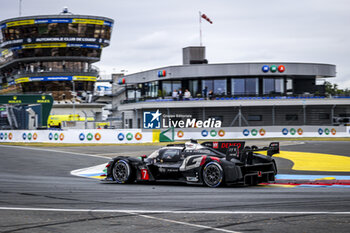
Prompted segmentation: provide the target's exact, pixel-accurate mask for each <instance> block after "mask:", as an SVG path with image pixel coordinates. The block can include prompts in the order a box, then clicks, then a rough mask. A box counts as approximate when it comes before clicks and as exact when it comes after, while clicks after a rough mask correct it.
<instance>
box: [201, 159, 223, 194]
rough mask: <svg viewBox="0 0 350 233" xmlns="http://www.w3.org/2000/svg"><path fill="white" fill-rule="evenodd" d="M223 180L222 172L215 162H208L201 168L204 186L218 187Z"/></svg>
mask: <svg viewBox="0 0 350 233" xmlns="http://www.w3.org/2000/svg"><path fill="white" fill-rule="evenodd" d="M223 179H224V171H223V169H222V167H221V165H220V164H218V163H217V162H209V163H207V164H206V165H205V166H204V168H203V181H204V183H205V185H206V186H208V187H211V188H215V187H218V186H219V185H220V184H221V183H222V181H223Z"/></svg>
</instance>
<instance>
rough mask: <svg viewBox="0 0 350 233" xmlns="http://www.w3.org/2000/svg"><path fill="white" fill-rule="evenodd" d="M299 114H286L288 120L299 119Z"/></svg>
mask: <svg viewBox="0 0 350 233" xmlns="http://www.w3.org/2000/svg"><path fill="white" fill-rule="evenodd" d="M297 120H298V115H296V114H287V115H286V121H297Z"/></svg>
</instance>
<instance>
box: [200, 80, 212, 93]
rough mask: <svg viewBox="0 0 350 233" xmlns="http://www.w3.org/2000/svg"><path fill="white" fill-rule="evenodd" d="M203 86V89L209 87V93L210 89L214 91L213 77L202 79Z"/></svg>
mask: <svg viewBox="0 0 350 233" xmlns="http://www.w3.org/2000/svg"><path fill="white" fill-rule="evenodd" d="M202 87H203V89H204V88H205V87H208V93H209V91H214V84H213V80H211V79H204V80H202Z"/></svg>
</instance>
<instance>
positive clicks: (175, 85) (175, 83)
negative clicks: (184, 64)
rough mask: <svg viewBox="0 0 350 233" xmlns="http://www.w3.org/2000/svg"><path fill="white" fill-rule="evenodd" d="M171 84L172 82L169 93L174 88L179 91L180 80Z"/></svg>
mask: <svg viewBox="0 0 350 233" xmlns="http://www.w3.org/2000/svg"><path fill="white" fill-rule="evenodd" d="M172 84H173V86H172V89H171V93H172V92H173V91H174V90H177V91H179V89H180V88H181V87H182V86H181V81H173V82H172Z"/></svg>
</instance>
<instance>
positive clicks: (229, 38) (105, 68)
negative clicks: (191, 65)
mask: <svg viewBox="0 0 350 233" xmlns="http://www.w3.org/2000/svg"><path fill="white" fill-rule="evenodd" d="M0 2H1V8H0V20H4V19H7V18H12V17H17V16H19V7H18V6H19V0H11V1H9V0H0ZM63 6H67V7H68V8H69V10H70V11H71V12H72V13H75V14H83V15H98V16H105V17H110V18H112V19H114V20H115V24H114V28H113V34H112V40H111V45H110V46H109V47H107V48H105V49H104V50H103V53H102V59H101V61H100V62H99V63H96V65H97V66H98V67H100V70H101V71H102V74H108V73H112V72H120V70H127V71H128V74H130V73H134V72H138V71H142V70H148V69H155V68H159V67H163V66H169V65H181V64H182V54H181V53H182V48H183V47H187V46H196V45H199V23H198V21H199V13H198V12H199V11H201V12H202V13H205V14H206V15H207V16H208V17H209V18H210V19H211V20H212V21H213V24H209V23H208V22H205V21H202V30H203V45H204V46H206V51H207V59H208V61H209V63H230V62H319V63H330V64H335V65H337V77H336V78H334V79H329V81H331V82H333V83H334V82H335V83H338V84H339V86H340V87H341V88H350V62H349V60H350V43H349V41H350V30H349V24H350V1H348V0H333V1H330V0H295V1H290V0H265V1H262V0H215V1H214V0H100V1H96V0H94V1H91V0H22V16H29V15H43V14H57V13H59V12H61V10H62V8H63Z"/></svg>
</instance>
